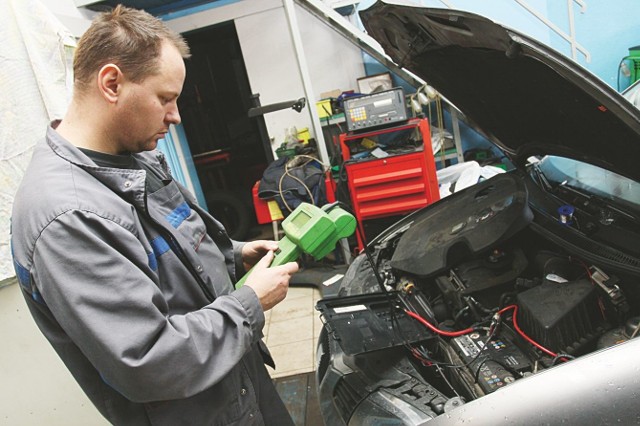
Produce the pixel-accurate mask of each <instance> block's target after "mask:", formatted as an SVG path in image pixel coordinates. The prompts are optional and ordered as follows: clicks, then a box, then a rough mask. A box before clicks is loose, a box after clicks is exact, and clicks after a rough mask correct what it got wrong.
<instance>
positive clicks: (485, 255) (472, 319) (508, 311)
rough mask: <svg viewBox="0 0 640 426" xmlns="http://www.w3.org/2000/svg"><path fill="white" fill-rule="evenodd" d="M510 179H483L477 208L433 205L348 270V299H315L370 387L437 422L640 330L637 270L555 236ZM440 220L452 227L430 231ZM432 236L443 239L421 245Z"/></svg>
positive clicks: (345, 294) (475, 194) (345, 295)
mask: <svg viewBox="0 0 640 426" xmlns="http://www.w3.org/2000/svg"><path fill="white" fill-rule="evenodd" d="M488 182H490V181H488ZM514 185H520V184H517V183H516V182H515V181H513V180H510V178H502V179H501V180H494V181H493V182H490V183H487V184H485V185H484V186H483V185H482V184H479V185H478V188H477V189H476V190H474V192H472V195H471V196H470V197H471V198H469V196H467V198H468V200H467V205H469V204H473V203H475V204H474V205H473V211H479V212H484V213H483V214H481V215H475V216H474V215H471V214H469V213H468V211H469V209H468V208H467V209H465V208H463V207H461V208H460V211H459V212H456V213H454V214H450V215H449V216H447V217H446V220H445V216H442V218H443V220H439V221H435V222H434V221H433V219H434V218H436V219H438V215H439V214H440V212H439V210H437V209H434V210H433V211H431V212H429V214H428V215H427V218H428V219H429V220H428V221H427V220H422V218H419V219H417V221H416V223H414V224H412V225H411V226H410V227H404V228H402V227H401V228H399V229H401V231H400V232H397V233H395V234H394V233H391V234H389V236H388V237H385V238H382V239H380V240H378V241H377V242H376V243H375V250H374V252H373V253H372V254H369V255H368V256H365V255H364V254H363V255H361V256H360V257H359V258H358V259H356V261H355V262H354V264H352V265H351V268H350V270H349V271H347V275H346V276H345V282H348V283H349V285H348V286H345V287H344V288H343V290H344V291H343V292H342V294H340V296H342V297H339V298H335V299H327V300H325V301H320V302H319V304H318V309H319V310H320V312H321V316H322V318H323V321H324V322H325V327H326V329H327V332H328V334H329V336H332V338H333V340H334V341H336V342H337V343H338V344H339V345H340V346H341V348H342V351H343V352H344V354H345V355H346V358H347V359H346V361H345V363H346V364H353V366H354V368H353V369H354V371H356V372H357V371H360V373H361V375H360V376H361V377H360V380H363V381H364V382H365V383H367V386H369V387H371V388H377V389H384V391H385V392H388V393H389V394H392V395H394V396H395V397H397V398H399V399H402V400H404V401H405V402H409V403H411V404H413V405H418V406H419V407H420V410H422V411H424V412H425V413H428V416H433V417H435V416H438V415H440V414H442V413H444V412H445V411H446V410H447V409H448V408H454V407H456V406H459V405H460V404H464V403H465V402H469V401H471V400H474V399H477V398H480V397H483V396H485V395H488V394H490V393H493V392H496V391H498V390H500V389H502V388H506V387H508V386H509V385H511V384H512V383H515V382H517V381H519V380H521V379H523V378H526V377H528V376H532V375H535V374H537V373H539V372H542V371H545V370H549V369H551V368H555V367H557V366H561V365H562V364H564V363H569V362H571V361H572V360H574V359H576V358H578V357H581V356H583V355H586V354H589V353H592V352H594V351H597V350H600V349H604V348H608V347H611V346H614V345H616V344H618V343H621V342H625V341H627V340H630V339H632V338H634V337H636V336H637V335H638V333H639V332H640V310H639V308H640V307H639V306H638V303H637V301H638V300H639V296H640V294H639V293H638V290H637V289H636V284H637V282H636V281H637V280H636V276H635V275H634V274H632V273H629V272H627V271H625V270H624V268H617V267H615V265H613V264H611V263H609V262H595V261H594V260H593V259H591V260H588V259H589V258H588V257H585V256H577V255H576V254H575V251H573V250H570V249H568V248H567V246H565V245H562V244H561V243H559V242H558V240H554V239H553V238H550V237H549V229H550V228H549V227H546V228H545V229H546V231H545V232H542V231H541V229H540V227H539V226H537V224H536V220H537V215H538V212H535V211H531V210H529V209H530V207H529V203H528V202H527V197H528V194H527V193H528V191H527V190H526V189H523V187H522V186H519V187H517V188H515V190H516V193H515V196H514V195H513V194H514V193H513V192H512V190H513V189H514V188H513V187H514ZM502 187H505V188H507V189H509V190H507V191H502V189H501V188H502ZM509 193H510V194H511V195H509ZM523 194H524V196H523ZM505 200H507V202H505ZM487 203H488V204H487ZM478 207H479V210H478ZM449 211H451V210H450V209H449ZM534 212H535V213H534ZM461 218H462V220H461ZM464 218H468V219H464ZM462 222H465V223H466V224H465V225H464V226H462V227H460V226H455V224H456V223H462ZM477 223H482V225H483V226H474V225H477ZM494 223H495V224H497V228H494V227H493V224H494ZM450 225H453V227H452V226H450ZM438 226H441V227H442V228H443V229H446V230H447V232H440V233H439V234H438V233H435V232H430V229H433V228H434V227H438ZM407 229H408V231H407ZM452 229H453V232H451V230H452ZM496 229H497V230H498V231H499V232H493V231H495V230H496ZM425 234H428V235H431V236H433V235H436V236H437V235H440V237H438V238H436V239H434V240H433V241H431V240H429V239H426V241H429V244H428V245H426V246H423V248H422V249H417V248H416V247H418V244H417V243H416V241H417V240H420V241H423V242H424V241H425V238H423V237H421V235H425ZM478 235H481V237H478ZM477 237H478V238H477ZM474 239H475V240H474ZM468 241H474V243H473V244H467V242H468ZM442 247H446V250H443V249H442ZM399 248H400V249H401V250H400V251H401V254H400V255H399V254H398V253H399V251H398V249H399ZM434 255H435V259H434V258H430V259H428V260H426V259H427V258H429V256H434ZM422 260H425V261H424V262H422ZM421 262H422V263H421ZM372 263H373V264H374V265H375V271H374V269H373V268H372V267H371V264H372ZM419 263H421V264H419ZM596 263H598V264H596ZM383 287H384V288H383ZM351 295H354V296H351ZM374 364H375V365H377V367H376V369H375V372H372V371H370V370H368V368H370V366H371V365H374ZM381 366H385V367H381ZM384 368H389V369H394V370H395V371H396V373H397V372H398V371H399V372H401V373H400V374H395V373H394V374H395V375H391V376H389V377H386V376H385V374H388V373H385V374H383V373H381V371H380V370H381V369H384ZM356 374H357V373H356ZM405 375H408V376H410V377H411V379H410V380H409V379H407V378H406V377H405ZM382 376H385V377H386V379H385V380H383V381H381V382H377V383H375V382H372V377H373V378H376V377H377V378H379V377H382ZM381 383H383V385H381ZM345 415H347V416H348V413H345Z"/></svg>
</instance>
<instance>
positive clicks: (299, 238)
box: [236, 203, 356, 288]
mask: <svg viewBox="0 0 640 426" xmlns="http://www.w3.org/2000/svg"><path fill="white" fill-rule="evenodd" d="M330 206H331V205H327V206H324V207H323V208H320V207H317V206H314V205H313V204H308V203H302V204H300V205H299V206H298V207H297V208H296V209H295V210H294V211H292V212H291V214H290V215H289V216H287V218H286V219H285V220H284V221H282V229H283V230H284V234H285V236H284V238H282V239H281V240H280V241H278V250H276V252H275V257H274V258H273V261H272V262H271V266H279V265H284V264H285V263H287V262H292V261H294V260H296V259H297V258H298V257H299V256H300V255H301V254H302V253H307V254H309V255H311V256H313V258H314V259H315V260H320V259H322V258H323V257H325V256H326V255H327V254H329V253H331V251H332V250H333V249H334V248H335V246H336V244H337V243H338V240H340V239H342V238H346V237H348V236H350V235H351V234H353V232H354V231H355V229H356V219H355V218H354V217H353V215H352V214H350V213H347V212H346V211H344V210H342V209H341V208H339V207H335V206H334V207H333V208H330ZM325 208H328V209H329V211H325V210H324V209H325ZM249 274H251V271H249V272H247V273H246V274H245V275H244V277H242V279H241V280H240V281H238V282H237V283H236V288H240V287H242V286H243V285H244V283H245V281H246V280H247V277H248V276H249Z"/></svg>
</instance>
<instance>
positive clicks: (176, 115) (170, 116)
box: [165, 105, 182, 125]
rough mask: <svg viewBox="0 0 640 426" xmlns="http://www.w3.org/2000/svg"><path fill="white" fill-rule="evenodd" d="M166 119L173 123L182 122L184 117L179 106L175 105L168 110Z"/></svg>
mask: <svg viewBox="0 0 640 426" xmlns="http://www.w3.org/2000/svg"><path fill="white" fill-rule="evenodd" d="M165 120H166V121H167V122H168V123H171V124H176V125H177V124H180V122H181V121H182V119H181V118H180V111H178V106H177V105H176V106H174V107H173V108H171V109H170V110H169V111H168V112H167V115H166V117H165Z"/></svg>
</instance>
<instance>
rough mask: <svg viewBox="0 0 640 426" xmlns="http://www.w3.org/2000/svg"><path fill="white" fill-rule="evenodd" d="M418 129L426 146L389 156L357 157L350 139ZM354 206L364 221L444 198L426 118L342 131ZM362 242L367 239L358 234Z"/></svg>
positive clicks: (355, 211) (342, 144) (406, 210)
mask: <svg viewBox="0 0 640 426" xmlns="http://www.w3.org/2000/svg"><path fill="white" fill-rule="evenodd" d="M408 129H417V130H418V131H419V132H420V135H421V137H422V147H419V148H417V149H416V150H413V151H409V152H405V153H402V154H398V155H389V156H388V157H385V158H373V159H369V158H367V159H363V160H357V161H356V160H353V159H352V157H351V146H350V142H352V143H353V142H358V141H361V140H363V138H369V139H375V137H377V136H379V135H383V134H387V133H389V134H390V133H393V132H401V131H407V130H408ZM340 145H341V148H342V157H343V160H344V161H345V164H344V167H345V169H346V172H347V179H348V186H349V193H350V196H351V203H352V204H353V210H354V213H355V215H356V219H357V220H358V224H359V225H360V227H361V228H360V229H361V230H363V227H362V221H363V220H367V219H374V218H381V217H386V216H392V215H400V214H406V213H410V212H413V211H415V210H417V209H419V208H421V207H424V206H426V205H428V204H431V203H433V202H434V201H437V200H439V199H440V192H439V190H438V180H437V177H436V167H435V161H434V158H433V152H432V150H431V133H430V131H429V124H428V122H427V120H426V119H413V120H410V121H409V122H408V123H406V124H404V125H401V126H394V127H391V128H384V129H377V130H372V131H369V132H359V133H343V134H341V135H340ZM358 246H359V248H360V249H362V248H363V243H362V241H361V239H360V236H359V235H358Z"/></svg>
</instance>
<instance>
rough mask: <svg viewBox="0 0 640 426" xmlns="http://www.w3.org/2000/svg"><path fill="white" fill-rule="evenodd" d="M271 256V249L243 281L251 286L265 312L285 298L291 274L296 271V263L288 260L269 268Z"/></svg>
mask: <svg viewBox="0 0 640 426" xmlns="http://www.w3.org/2000/svg"><path fill="white" fill-rule="evenodd" d="M243 253H244V250H243ZM273 256H274V254H273V251H268V252H267V254H266V255H265V256H264V257H263V258H262V259H260V261H259V262H258V263H256V265H255V266H254V267H253V271H251V275H249V277H248V278H247V281H246V283H245V286H249V287H251V288H252V289H253V291H255V292H256V295H257V296H258V299H259V300H260V304H261V305H262V310H264V311H265V312H266V311H268V310H269V309H271V308H273V307H274V306H275V305H277V304H278V303H280V302H281V301H282V300H283V299H284V298H285V296H286V295H287V290H289V280H290V279H291V275H293V274H295V273H296V272H298V264H297V263H296V262H289V263H285V264H284V265H280V266H274V267H272V268H270V267H269V265H270V264H271V262H272V261H273Z"/></svg>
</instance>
